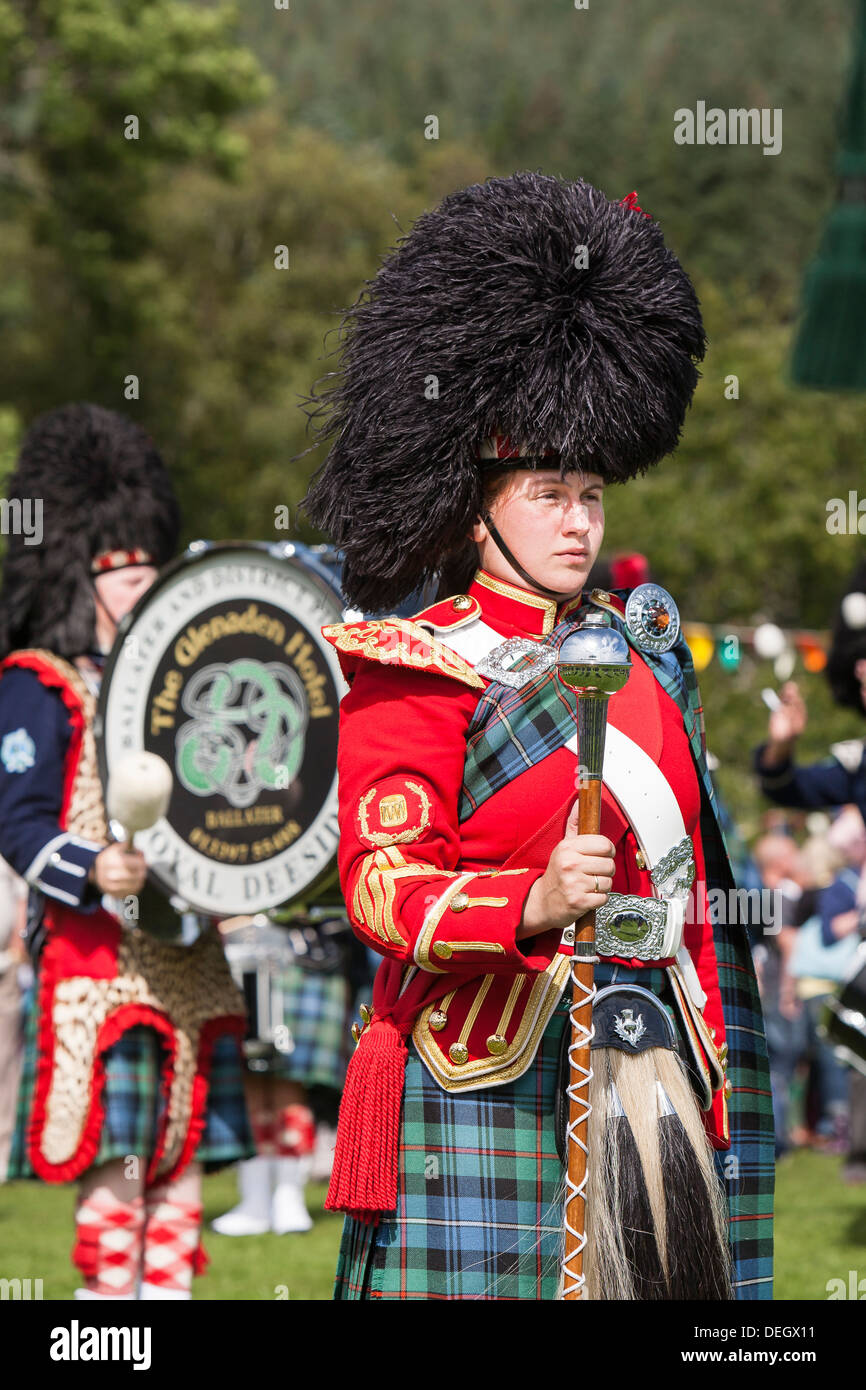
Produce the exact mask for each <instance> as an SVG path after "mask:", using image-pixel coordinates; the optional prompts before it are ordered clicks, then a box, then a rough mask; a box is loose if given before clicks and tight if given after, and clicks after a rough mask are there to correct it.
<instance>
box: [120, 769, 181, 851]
mask: <svg viewBox="0 0 866 1390" xmlns="http://www.w3.org/2000/svg"><path fill="white" fill-rule="evenodd" d="M171 788H172V775H171V768H170V767H169V765H168V763H167V762H165V761H164V759H162V758H160V757H157V755H156V753H145V752H140V753H127V754H126V755H125V756H124V757H122V758H120V759H119V760H118V761H117V762H116V763H115V765H114V767H113V768H112V769H111V772H110V773H109V777H108V786H107V787H106V791H105V809H106V810H107V812H108V817H109V820H113V821H118V822H119V823H120V825H121V826H122V827H123V830H124V833H125V835H126V843H125V845H124V848H125V849H128V850H131V849H132V848H133V843H132V840H133V836H134V835H135V833H136V831H138V830H148V829H149V828H150V827H151V826H152V825H155V824H156V822H157V821H158V820H160V819H161V818H162V817H163V816H164V815H165V813H166V811H167V810H168V803H169V801H170V800H171Z"/></svg>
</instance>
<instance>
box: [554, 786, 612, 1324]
mask: <svg viewBox="0 0 866 1390" xmlns="http://www.w3.org/2000/svg"><path fill="white" fill-rule="evenodd" d="M601 786H602V784H601V779H600V778H593V780H592V781H588V782H582V783H581V786H580V793H579V797H578V803H577V832H578V834H579V835H597V834H598V833H599V829H600V827H601ZM594 939H595V908H590V910H589V912H585V913H584V915H583V916H582V917H581V918H580V920H579V921H578V922H577V923H576V924H575V931H574V942H575V952H577V949H578V943H579V942H590V941H594ZM593 954H594V953H593ZM573 970H574V973H575V975H576V981H575V980H573V981H572V986H571V990H572V1007H573V1009H574V1014H573V1015H572V1016H571V1017H570V1019H569V1026H570V1028H571V1045H572V1048H574V1047H575V1046H576V1044H577V1042H578V1039H579V1038H581V1039H583V1041H582V1042H581V1043H580V1045H579V1046H577V1051H576V1052H574V1051H572V1052H570V1056H569V1064H570V1059H571V1057H572V1056H573V1057H574V1058H575V1061H576V1063H577V1065H578V1066H579V1067H582V1068H583V1069H584V1070H585V1071H587V1072H588V1071H589V1066H590V1045H589V1041H588V1034H589V1031H590V1027H591V1023H592V1000H591V997H590V996H591V993H592V984H593V974H594V968H593V962H592V960H577V961H575V963H574V966H573ZM581 986H582V988H581ZM576 1023H580V1024H582V1025H583V1027H584V1028H585V1029H586V1034H583V1033H582V1032H580V1031H579V1029H578V1028H577V1027H576V1026H575V1024H576ZM569 1070H570V1072H571V1071H573V1068H572V1067H571V1064H570V1065H569ZM585 1094H586V1100H587V1105H588V1102H589V1083H588V1082H587V1085H586V1092H585ZM587 1114H588V1111H587V1108H586V1106H583V1107H582V1106H581V1104H580V1102H579V1101H578V1100H577V1098H576V1097H575V1096H574V1095H570V1096H569V1100H568V1122H569V1130H570V1131H571V1132H572V1133H573V1134H574V1135H575V1138H580V1139H581V1140H582V1142H583V1143H584V1144H586V1142H587V1133H588V1125H587ZM572 1127H573V1128H572ZM567 1147H568V1177H569V1182H570V1184H572V1185H573V1186H570V1188H569V1191H570V1196H569V1199H568V1201H567V1203H566V1208H565V1218H566V1226H565V1264H566V1265H567V1266H568V1267H569V1269H570V1270H571V1273H572V1276H573V1280H580V1278H581V1276H582V1274H583V1247H582V1246H581V1245H580V1242H579V1240H578V1239H577V1237H576V1236H575V1235H574V1234H573V1231H581V1232H583V1234H584V1236H585V1235H586V1199H585V1196H584V1193H583V1190H582V1185H583V1182H584V1179H585V1178H586V1152H585V1150H584V1149H583V1148H581V1146H580V1144H578V1143H576V1142H574V1141H572V1142H570V1143H569V1144H568V1146H567ZM575 1188H581V1191H579V1192H575V1191H574V1189H575ZM569 1228H571V1229H569ZM562 1296H563V1300H564V1301H570V1300H575V1301H576V1300H577V1299H579V1298H580V1296H581V1293H580V1289H579V1286H578V1285H577V1284H576V1283H574V1282H572V1283H571V1284H570V1285H569V1287H568V1288H567V1289H565V1290H564V1291H563V1295H562Z"/></svg>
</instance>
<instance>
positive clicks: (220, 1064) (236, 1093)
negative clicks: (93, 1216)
mask: <svg viewBox="0 0 866 1390" xmlns="http://www.w3.org/2000/svg"><path fill="white" fill-rule="evenodd" d="M36 1039H37V1008H36V1005H35V1002H34V1003H33V1004H32V1005H31V1007H30V1008H29V1009H28V1010H27V1015H26V1023H25V1032H24V1050H23V1056H22V1063H21V1078H20V1082H19V1087H18V1101H17V1110H16V1121H15V1131H14V1134H13V1137H12V1146H11V1153H10V1158H9V1170H8V1174H7V1177H8V1179H14V1178H33V1179H37V1174H36V1173H34V1171H33V1168H32V1166H31V1163H30V1159H29V1157H28V1154H27V1130H28V1123H29V1119H30V1106H31V1102H32V1098H33V1087H34V1081H35V1077H36V1062H37V1046H36ZM104 1060H105V1085H104V1088H103V1093H102V1100H103V1107H104V1116H105V1117H104V1122H103V1127H102V1135H101V1139H100V1146H99V1151H98V1153H97V1157H96V1159H95V1160H94V1166H96V1165H98V1164H100V1163H107V1162H108V1161H109V1160H110V1159H114V1158H127V1157H128V1156H129V1155H131V1154H134V1155H138V1156H140V1157H145V1158H149V1157H150V1156H151V1155H152V1153H153V1148H154V1141H155V1137H156V1135H157V1133H158V1131H159V1124H160V1117H161V1115H162V1109H163V1105H164V1100H163V1097H162V1093H161V1062H162V1045H161V1042H160V1039H159V1036H158V1034H157V1033H156V1031H155V1030H154V1029H153V1028H148V1027H146V1026H145V1025H143V1024H139V1025H137V1026H136V1027H134V1028H129V1029H127V1031H126V1032H125V1033H124V1034H123V1036H122V1037H121V1038H119V1039H118V1041H117V1042H116V1043H114V1044H113V1045H112V1046H111V1047H110V1048H107V1049H106V1051H105V1054H104ZM243 1078H244V1068H243V1060H242V1058H241V1055H240V1049H239V1046H238V1043H237V1040H236V1039H235V1038H233V1037H224V1038H220V1039H218V1041H217V1042H216V1043H215V1045H214V1049H213V1055H212V1061H211V1072H210V1086H209V1090H208V1101H207V1107H206V1112H205V1128H204V1132H203V1134H202V1137H201V1140H200V1142H199V1144H198V1146H197V1148H196V1152H195V1158H196V1160H197V1161H198V1162H201V1163H203V1164H204V1166H205V1168H206V1169H207V1171H215V1170H216V1169H218V1168H222V1167H224V1166H225V1165H226V1164H228V1163H236V1162H238V1161H239V1160H240V1159H244V1158H253V1157H255V1152H256V1150H255V1145H254V1144H253V1141H252V1135H251V1132H250V1127H249V1120H248V1118H247V1110H246V1101H245V1098H244V1086H243ZM37 1180H38V1179H37Z"/></svg>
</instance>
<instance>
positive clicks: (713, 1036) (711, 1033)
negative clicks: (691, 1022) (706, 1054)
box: [709, 1028, 716, 1042]
mask: <svg viewBox="0 0 866 1390" xmlns="http://www.w3.org/2000/svg"><path fill="white" fill-rule="evenodd" d="M709 1032H710V1037H711V1038H712V1040H713V1042H715V1040H716V1030H715V1028H710V1030H709Z"/></svg>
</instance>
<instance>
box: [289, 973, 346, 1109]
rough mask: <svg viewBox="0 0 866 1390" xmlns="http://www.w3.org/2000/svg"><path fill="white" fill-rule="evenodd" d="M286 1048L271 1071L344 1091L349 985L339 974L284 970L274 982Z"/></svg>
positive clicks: (299, 1080)
mask: <svg viewBox="0 0 866 1390" xmlns="http://www.w3.org/2000/svg"><path fill="white" fill-rule="evenodd" d="M275 983H276V985H277V986H278V989H279V993H280V996H281V998H282V1023H283V1026H284V1028H285V1029H286V1030H287V1037H288V1046H287V1049H286V1050H285V1051H280V1053H279V1054H278V1056H277V1058H276V1060H275V1061H274V1062H273V1063H272V1064H271V1066H270V1068H269V1070H270V1071H271V1073H272V1074H273V1075H276V1076H281V1077H283V1078H285V1079H286V1080H289V1081H297V1082H300V1083H301V1085H304V1086H328V1087H330V1088H331V1090H334V1091H342V1089H343V1085H344V1083H345V1080H346V1067H347V1066H348V1065H349V1056H350V1053H351V1032H350V1029H351V1024H352V1019H351V1016H350V1004H351V1000H350V997H349V984H348V981H347V979H346V976H345V975H344V974H343V973H342V972H341V971H334V972H330V973H327V972H323V971H314V970H304V969H302V968H301V967H300V966H298V965H289V966H286V968H285V969H284V970H281V971H280V972H279V973H278V975H277V976H276V979H275Z"/></svg>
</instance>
